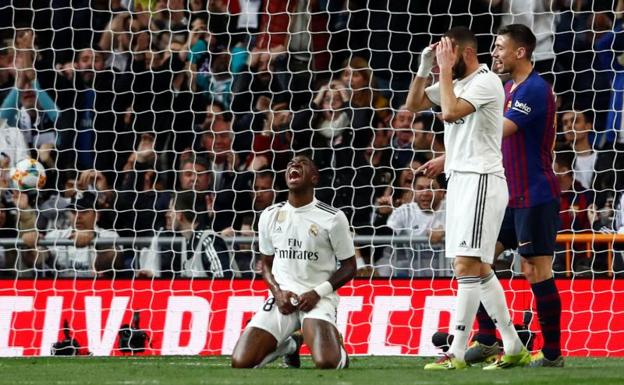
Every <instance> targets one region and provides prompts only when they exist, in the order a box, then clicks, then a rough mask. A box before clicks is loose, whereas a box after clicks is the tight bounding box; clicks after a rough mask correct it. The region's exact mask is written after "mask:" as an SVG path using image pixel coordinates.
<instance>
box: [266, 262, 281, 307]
mask: <svg viewBox="0 0 624 385" xmlns="http://www.w3.org/2000/svg"><path fill="white" fill-rule="evenodd" d="M272 270H273V257H272V256H268V255H263V256H262V278H263V279H264V282H266V284H267V286H269V290H271V293H272V294H273V296H274V297H275V296H277V293H278V292H279V291H280V290H281V289H280V287H279V285H278V283H277V282H276V281H275V277H274V276H273V272H272Z"/></svg>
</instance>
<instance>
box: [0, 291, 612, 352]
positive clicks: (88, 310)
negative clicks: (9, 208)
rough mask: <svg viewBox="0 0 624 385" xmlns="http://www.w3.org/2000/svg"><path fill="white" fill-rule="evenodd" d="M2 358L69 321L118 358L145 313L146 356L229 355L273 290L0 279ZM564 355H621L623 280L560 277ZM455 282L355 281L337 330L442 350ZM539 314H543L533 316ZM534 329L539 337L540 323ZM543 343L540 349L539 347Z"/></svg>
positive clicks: (518, 298) (83, 337)
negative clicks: (124, 335)
mask: <svg viewBox="0 0 624 385" xmlns="http://www.w3.org/2000/svg"><path fill="white" fill-rule="evenodd" d="M502 283H503V286H504V287H505V289H506V290H507V295H508V302H509V304H510V307H511V309H512V311H513V317H514V321H516V322H517V323H520V322H522V315H523V312H524V311H525V310H526V309H530V308H531V303H532V296H531V293H530V290H529V287H528V284H527V283H526V281H524V280H522V279H514V280H509V281H503V282H502ZM0 284H1V285H0V356H39V355H49V354H50V348H51V346H52V344H53V343H54V342H56V341H58V340H59V339H61V338H62V331H61V325H62V324H63V321H64V320H67V321H68V322H69V324H70V326H71V328H72V329H73V331H74V336H75V338H76V339H77V340H78V341H79V342H80V344H81V345H82V346H84V347H85V348H86V349H88V350H89V351H90V352H91V353H93V354H94V355H103V356H106V355H119V354H121V353H120V352H119V350H118V331H119V329H120V326H121V325H122V324H127V323H129V322H130V321H131V318H132V314H133V313H134V312H138V313H139V315H140V327H141V328H142V329H143V330H146V331H147V332H148V334H149V335H150V339H151V343H150V348H149V349H148V351H147V352H146V354H154V355H171V354H176V355H177V354H189V355H194V354H229V353H231V351H232V349H233V347H234V344H235V343H236V340H237V339H238V336H239V335H240V332H241V330H242V328H243V327H244V325H245V323H246V322H247V320H248V319H249V318H250V317H251V316H252V315H253V313H254V312H255V311H256V310H257V309H259V308H260V306H261V304H262V303H263V301H264V299H265V298H266V295H267V292H266V290H265V286H264V283H263V282H262V281H250V280H232V281H230V280H215V281H210V280H180V279H178V280H153V281H152V280H15V281H13V280H4V281H0ZM558 286H559V289H560V292H561V297H562V303H563V309H564V312H563V315H562V328H563V333H562V344H563V347H564V353H565V354H567V355H577V356H624V338H622V337H623V336H624V301H622V300H621V298H622V294H624V293H623V292H624V280H584V279H583V280H581V279H577V280H560V281H558ZM455 287H456V285H455V282H453V281H451V280H448V279H436V280H356V281H354V282H353V283H351V284H349V285H348V286H346V287H344V288H342V289H341V290H340V294H341V304H340V306H339V309H338V315H337V324H338V325H337V326H338V328H339V329H340V331H341V332H342V333H343V334H344V336H345V342H346V346H347V350H348V351H349V352H350V353H351V354H376V355H399V354H420V355H432V354H435V352H436V351H435V349H434V348H433V346H431V343H430V337H431V334H432V333H433V332H434V331H436V330H439V329H441V330H448V327H449V325H451V324H452V323H453V315H454V307H455V297H454V288H455ZM535 318H536V317H535ZM531 329H533V330H535V331H538V330H539V326H538V324H537V321H536V320H534V321H533V323H532V324H531ZM540 343H541V342H540V341H539V337H538V340H537V346H540Z"/></svg>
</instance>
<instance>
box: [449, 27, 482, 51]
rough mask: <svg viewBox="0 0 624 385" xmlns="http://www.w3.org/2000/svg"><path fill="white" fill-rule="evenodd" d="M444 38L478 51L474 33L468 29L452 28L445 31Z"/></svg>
mask: <svg viewBox="0 0 624 385" xmlns="http://www.w3.org/2000/svg"><path fill="white" fill-rule="evenodd" d="M444 36H446V37H450V38H451V39H453V40H455V43H456V44H458V45H461V46H471V47H472V48H474V49H475V51H476V50H477V49H478V45H477V37H476V36H475V34H474V33H472V31H471V30H470V29H468V27H464V26H458V27H453V28H451V29H449V30H448V31H446V33H445V34H444Z"/></svg>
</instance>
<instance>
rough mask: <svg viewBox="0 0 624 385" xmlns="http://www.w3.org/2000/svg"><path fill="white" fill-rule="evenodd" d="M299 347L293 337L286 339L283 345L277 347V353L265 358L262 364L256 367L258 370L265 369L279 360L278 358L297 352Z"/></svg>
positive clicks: (274, 352)
mask: <svg viewBox="0 0 624 385" xmlns="http://www.w3.org/2000/svg"><path fill="white" fill-rule="evenodd" d="M297 347H298V346H297V342H296V341H295V340H294V339H293V338H292V337H288V338H286V339H285V340H284V341H283V342H282V343H281V344H279V345H278V346H277V348H275V351H273V352H272V353H269V354H268V355H267V356H266V357H264V359H263V360H262V362H260V363H259V364H258V365H256V368H263V367H265V366H267V365H268V364H270V363H271V362H273V361H275V360H277V359H278V358H280V357H282V356H285V355H286V354H291V353H293V352H294V351H295V350H297Z"/></svg>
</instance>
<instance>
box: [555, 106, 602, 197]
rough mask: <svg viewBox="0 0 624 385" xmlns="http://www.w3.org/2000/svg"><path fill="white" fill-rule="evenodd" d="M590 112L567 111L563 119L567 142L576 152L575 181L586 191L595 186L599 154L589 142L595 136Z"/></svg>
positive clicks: (574, 164)
mask: <svg viewBox="0 0 624 385" xmlns="http://www.w3.org/2000/svg"><path fill="white" fill-rule="evenodd" d="M590 116H591V114H590V113H589V112H579V111H567V112H564V113H563V115H562V117H561V123H562V130H563V134H564V135H565V140H566V143H567V144H568V145H570V146H571V147H572V149H573V151H574V163H573V171H574V180H576V181H578V182H579V183H580V184H581V186H583V188H584V189H590V188H591V187H592V185H593V181H594V174H595V167H596V161H597V159H598V153H597V152H595V151H594V150H593V146H592V144H591V143H590V142H589V140H590V136H593V135H592V134H593V125H592V119H591V117H590Z"/></svg>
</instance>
